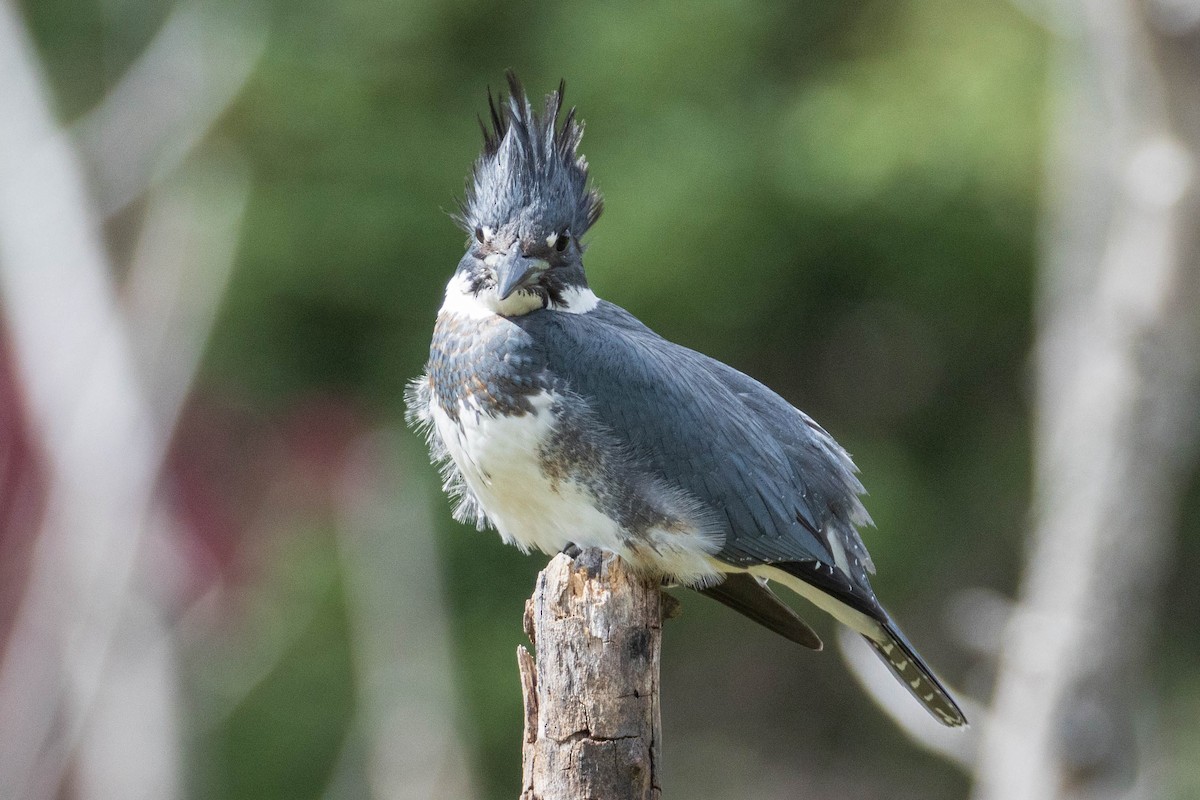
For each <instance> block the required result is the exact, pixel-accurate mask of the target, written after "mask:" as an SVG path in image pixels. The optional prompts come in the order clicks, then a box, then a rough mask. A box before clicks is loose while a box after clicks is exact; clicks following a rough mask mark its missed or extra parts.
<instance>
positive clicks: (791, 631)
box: [697, 572, 822, 650]
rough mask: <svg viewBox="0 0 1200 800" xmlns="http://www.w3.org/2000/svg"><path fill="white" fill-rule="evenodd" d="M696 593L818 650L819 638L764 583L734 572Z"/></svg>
mask: <svg viewBox="0 0 1200 800" xmlns="http://www.w3.org/2000/svg"><path fill="white" fill-rule="evenodd" d="M697 591H698V592H700V594H702V595H705V596H707V597H711V598H712V599H714V600H717V601H719V602H721V603H724V604H725V605H727V606H729V607H730V608H732V609H733V610H734V611H736V612H738V613H739V614H743V615H745V616H747V617H749V618H750V619H752V620H754V621H755V622H757V623H758V624H759V625H762V626H763V627H764V628H767V629H768V630H772V631H774V632H775V633H778V634H779V635H780V636H783V637H784V638H785V639H790V640H791V641H793V642H795V643H796V644H800V645H804V646H805V647H807V648H809V649H811V650H820V649H821V647H822V645H821V637H819V636H817V632H816V631H814V630H813V629H812V628H810V627H808V624H807V623H806V622H805V621H804V620H802V619H800V615H799V614H797V613H796V612H795V611H793V610H792V607H791V606H789V605H787V604H786V603H784V602H783V601H782V600H780V599H779V598H778V597H777V596H776V595H775V593H774V592H772V591H771V590H770V589H769V588H767V586H766V583H765V582H761V581H759V579H758V578H755V577H754V576H753V575H748V574H746V573H744V572H741V573H739V572H734V573H730V574H728V575H726V576H725V580H723V581H722V582H721V583H718V584H715V585H713V586H708V587H705V588H703V589H697Z"/></svg>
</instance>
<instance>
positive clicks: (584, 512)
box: [429, 393, 720, 584]
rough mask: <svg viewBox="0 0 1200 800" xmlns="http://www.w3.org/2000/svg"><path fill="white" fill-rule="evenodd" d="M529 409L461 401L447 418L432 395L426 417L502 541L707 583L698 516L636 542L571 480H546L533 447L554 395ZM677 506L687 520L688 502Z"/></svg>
mask: <svg viewBox="0 0 1200 800" xmlns="http://www.w3.org/2000/svg"><path fill="white" fill-rule="evenodd" d="M530 400H531V402H532V404H533V408H534V411H533V413H528V414H523V415H521V416H496V417H493V416H490V415H488V414H484V413H479V412H477V411H476V410H475V409H473V408H471V407H469V406H467V407H464V406H462V405H460V406H459V409H458V419H457V420H454V419H451V418H450V416H449V415H448V414H446V412H445V411H443V410H442V408H441V406H440V405H439V404H438V403H437V401H436V400H434V401H433V402H431V403H430V404H429V413H430V418H431V420H432V422H433V426H434V430H435V431H436V433H437V436H438V437H439V438H440V439H441V440H442V443H443V444H444V445H445V447H446V451H447V452H448V453H449V454H450V457H451V459H452V460H453V461H454V464H455V466H457V467H458V470H459V472H460V473H461V474H462V479H463V482H464V483H465V484H466V487H467V489H469V490H470V492H471V493H472V494H473V495H474V496H475V499H476V500H477V501H478V502H479V505H480V506H481V507H482V508H483V510H484V512H485V513H486V514H487V516H488V518H489V519H490V520H491V522H492V524H493V525H495V527H496V530H497V531H499V533H500V536H501V538H503V540H504V541H505V542H507V543H509V544H513V545H516V546H517V547H519V548H521V549H522V550H523V551H526V552H528V551H529V550H531V549H537V550H541V551H542V552H544V553H550V554H553V553H557V552H559V551H561V550H562V549H563V548H564V547H566V546H567V545H568V544H576V545H578V546H580V547H600V548H603V549H605V550H609V551H612V552H615V553H617V554H619V555H620V556H621V557H622V558H624V559H625V560H626V561H628V562H630V563H631V564H633V565H634V566H635V567H638V568H641V569H643V570H645V571H647V572H653V573H656V574H662V575H666V576H669V577H670V578H672V579H674V580H677V581H679V582H681V583H686V584H700V583H707V582H711V581H712V580H714V579H715V577H716V575H717V569H716V565H715V564H714V562H713V561H712V560H711V558H710V553H712V552H713V551H714V550H716V549H717V548H718V547H719V544H720V539H719V537H714V536H713V535H712V534H711V532H710V531H709V530H708V529H707V526H705V525H704V524H703V523H702V521H700V520H699V519H697V524H696V525H694V526H692V527H690V528H689V529H688V530H687V531H680V530H678V529H674V530H666V529H661V530H660V529H657V528H655V529H651V530H650V531H646V532H643V533H642V535H641V537H640V538H637V539H636V540H635V539H634V538H632V537H631V536H630V535H629V533H628V532H627V531H625V530H624V529H623V528H622V526H621V524H620V523H619V522H618V521H617V520H615V519H613V518H611V517H609V516H608V515H607V514H605V513H604V512H603V511H601V510H600V509H599V508H598V507H597V503H596V500H595V498H594V497H593V496H592V495H591V493H590V492H588V490H587V489H586V488H585V487H584V486H583V485H582V484H581V483H579V482H576V481H574V480H569V479H568V480H557V481H552V480H551V479H550V478H549V477H548V476H547V475H546V474H545V472H543V469H542V463H541V459H540V458H539V455H538V451H539V447H540V446H541V445H542V444H543V443H546V442H548V441H549V440H550V437H551V436H552V434H553V428H554V415H553V414H552V413H551V411H550V407H551V406H552V405H553V403H554V400H555V396H554V395H552V394H550V393H543V394H540V395H537V396H534V397H532V398H530ZM679 505H680V508H679V509H673V510H677V511H678V512H679V513H680V515H683V514H685V513H687V516H686V517H685V518H695V515H694V514H691V513H688V512H691V511H692V509H691V508H688V506H689V503H687V502H684V501H681V502H680V503H679Z"/></svg>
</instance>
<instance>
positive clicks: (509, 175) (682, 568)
mask: <svg viewBox="0 0 1200 800" xmlns="http://www.w3.org/2000/svg"><path fill="white" fill-rule="evenodd" d="M506 79H507V84H508V90H509V91H508V96H507V99H505V98H504V97H503V96H500V97H495V96H493V94H492V92H491V90H490V89H489V90H488V119H487V120H486V121H485V120H484V119H483V118H482V117H481V118H480V119H479V126H480V128H481V130H482V132H483V151H482V153H481V154H480V155H479V157H478V158H477V159H476V161H475V162H474V165H473V167H472V169H471V173H470V176H469V177H468V180H467V186H466V192H465V196H464V197H463V199H462V200H461V201H460V203H459V208H458V211H457V213H456V214H455V215H454V216H455V219H456V221H457V222H458V223H459V225H460V226H461V227H462V229H463V230H464V232H465V234H466V236H467V242H466V252H465V254H464V255H463V256H462V259H461V260H460V261H459V263H458V267H457V269H456V270H455V271H454V273H453V276H452V277H451V278H450V280H449V283H448V284H447V286H446V292H445V298H444V302H443V304H442V306H441V308H440V309H439V311H438V313H437V318H436V322H435V324H434V330H433V337H432V341H431V344H430V351H429V359H428V362H427V364H426V367H425V371H424V373H423V374H422V375H420V376H419V377H417V378H415V379H413V380H412V381H411V382H410V383H409V384H408V386H407V389H406V406H407V410H406V415H407V418H408V422H409V423H410V425H412V426H414V427H415V428H417V429H419V430H421V431H422V432H423V433H424V434H425V436H426V438H427V441H428V444H429V448H430V454H431V458H432V460H433V461H434V462H435V463H437V464H439V465H440V466H441V468H442V470H443V473H442V474H443V478H444V489H445V490H446V492H447V493H448V494H449V495H450V496H451V497H452V498H454V500H455V501H456V502H455V505H454V509H453V515H454V517H455V518H456V519H457V520H459V521H461V522H465V523H474V524H475V526H476V527H478V528H479V529H481V530H483V529H486V528H488V527H490V528H494V529H495V530H496V531H497V532H498V533H499V535H500V537H501V539H502V540H503V541H504V542H506V543H508V544H511V545H515V546H517V547H518V548H520V549H521V550H522V551H525V552H530V551H533V550H538V551H542V552H544V553H547V554H555V553H558V552H562V551H567V552H571V551H572V550H576V551H577V549H578V548H585V547H597V548H602V549H603V550H607V551H610V552H614V553H616V554H617V555H619V556H620V557H621V558H623V559H624V560H625V561H627V562H628V563H629V564H630V565H632V567H633V568H634V569H635V570H637V571H639V572H640V573H642V574H644V575H649V576H655V577H658V578H660V579H661V580H662V581H663V582H664V583H666V584H674V585H680V586H686V587H690V588H694V589H696V590H697V591H700V592H702V593H705V594H707V595H709V596H711V597H714V598H716V599H718V600H720V601H721V602H723V603H725V604H726V605H728V606H730V607H732V608H734V609H735V610H737V611H739V612H741V613H743V614H745V615H746V616H747V617H749V618H751V619H753V620H754V621H756V622H758V623H761V624H762V625H764V626H766V627H767V628H769V629H771V630H773V631H775V632H777V633H779V634H781V635H783V636H785V637H787V638H788V639H791V640H792V641H795V642H798V643H799V644H801V645H804V646H806V647H809V648H812V649H820V648H821V640H820V638H819V636H818V635H817V634H816V633H815V632H814V631H813V630H812V628H811V627H809V626H808V625H807V623H805V622H804V621H803V619H802V618H801V617H800V616H799V615H798V614H797V613H796V612H795V611H794V610H793V609H792V608H791V607H790V606H789V605H787V604H786V603H784V602H783V600H782V599H780V598H779V596H778V595H776V594H775V593H774V592H773V591H772V589H771V585H772V584H778V585H781V586H783V587H785V588H787V589H788V590H790V591H792V592H794V593H796V594H798V595H799V596H800V597H801V598H803V599H804V600H806V601H808V602H809V603H811V604H813V605H815V606H816V607H817V608H818V609H820V610H821V611H824V612H826V613H828V614H829V615H831V616H832V617H833V618H834V619H836V620H837V621H838V622H839V623H841V624H843V625H846V626H848V627H849V628H850V629H852V630H853V631H855V632H857V633H859V634H861V635H862V637H863V638H864V639H865V640H866V641H867V642H868V643H869V644H870V646H871V647H872V648H873V649H874V650H875V652H876V653H877V654H878V655H879V656H880V658H881V659H882V660H883V662H884V663H885V664H886V665H887V666H888V668H890V670H891V672H892V673H893V674H894V675H895V677H896V678H897V679H898V680H899V681H900V682H902V683H903V685H904V687H905V688H906V689H907V690H908V691H909V693H910V694H911V695H912V696H913V697H914V698H916V700H917V701H918V702H919V703H920V704H921V705H922V706H923V707H924V708H925V709H926V710H927V711H929V713H930V714H932V715H933V717H934V718H935V719H936V720H937V721H938V722H941V723H943V724H944V725H946V726H949V727H961V726H965V725H966V724H967V719H966V717H965V716H964V715H963V712H962V710H961V709H960V708H959V706H958V704H957V703H956V702H955V700H954V697H953V696H952V694H951V692H950V691H949V690H948V689H947V688H946V686H945V685H944V684H943V683H942V681H941V680H940V679H939V678H938V677H937V676H936V675H935V674H934V673H933V671H932V670H931V669H930V668H929V666H928V665H927V664H926V663H925V661H924V660H923V659H922V658H921V657H920V655H918V653H917V651H916V649H915V648H914V647H913V645H912V644H911V643H910V642H909V640H908V639H907V638H906V637H905V635H904V634H903V633H902V632H901V631H900V628H899V627H898V626H897V625H896V623H895V622H894V621H893V619H892V617H891V616H890V615H889V614H888V612H887V611H886V610H885V609H884V607H883V605H882V604H881V603H880V601H879V600H878V599H877V598H876V595H875V592H874V590H873V589H872V588H871V584H870V582H869V577H868V576H869V573H873V572H874V570H875V568H874V565H873V564H872V562H871V558H870V555H869V554H868V553H867V549H866V547H865V545H864V544H863V540H862V538H861V536H860V534H859V528H860V527H863V526H865V525H869V524H873V523H872V522H871V518H870V516H869V515H868V513H867V511H866V509H865V508H864V506H863V503H862V501H861V497H860V495H862V494H864V493H865V490H864V487H863V485H862V483H861V482H860V481H859V479H858V477H857V472H858V470H857V468H856V467H855V465H854V463H853V461H852V460H851V458H850V456H849V454H848V453H847V452H846V451H845V450H844V449H843V448H842V447H841V446H840V445H839V444H838V443H837V442H836V441H835V440H834V439H833V437H832V436H830V434H829V433H827V432H826V431H825V429H824V428H822V427H821V426H820V425H818V424H817V423H816V422H815V421H814V420H813V419H812V418H811V417H809V416H808V415H807V414H805V413H804V412H803V411H801V410H799V409H798V408H796V407H794V406H793V405H792V404H791V403H789V402H788V401H787V400H785V399H784V398H783V397H781V396H780V395H778V394H776V393H775V392H774V391H772V390H771V389H769V388H768V387H766V386H765V385H763V384H762V383H760V382H758V381H757V380H755V379H753V378H751V377H749V376H748V375H745V374H743V373H742V372H739V371H738V370H736V369H734V368H733V367H730V366H727V365H726V364H724V363H722V362H720V361H717V360H715V359H712V358H709V357H708V356H705V355H702V354H701V353H699V352H696V351H695V350H691V349H689V348H687V347H684V346H682V345H679V344H676V343H674V342H671V341H668V340H667V339H665V338H663V337H661V336H659V335H658V334H656V333H654V332H653V331H652V330H651V329H650V328H648V327H647V326H646V325H644V324H642V323H641V322H640V321H639V320H638V319H637V318H636V317H634V316H633V315H632V314H631V313H629V312H628V311H626V310H625V309H623V308H621V307H620V306H617V305H615V304H613V303H610V302H607V301H605V300H601V299H600V298H599V297H598V296H597V295H596V294H595V292H593V291H592V289H591V288H590V286H589V284H588V280H587V276H586V274H585V272H584V265H583V255H584V252H585V249H586V247H585V244H584V241H583V237H584V236H585V234H587V233H588V231H589V230H590V229H591V228H592V226H593V225H594V224H595V223H596V222H597V220H598V219H599V218H600V215H601V211H602V210H603V201H602V199H601V196H600V193H599V191H598V190H597V189H596V188H595V187H594V185H593V183H592V181H591V178H590V177H589V167H588V163H587V159H586V158H585V157H584V156H583V155H582V154H580V153H579V144H580V141H581V139H582V136H583V122H582V120H580V119H579V118H578V117H577V116H576V112H575V109H574V108H573V107H572V108H571V109H569V110H567V111H566V112H564V111H563V94H564V88H565V86H564V84H563V83H560V84H559V86H558V88H557V90H555V91H553V92H551V93H549V94H548V95H547V96H546V98H545V104H544V106H543V107H542V108H541V109H540V110H537V109H535V108H534V107H533V104H532V103H531V102H530V100H529V98H528V96H527V95H526V92H525V90H524V87H523V86H522V84H521V82H520V80H518V78H517V77H516V76H515V74H513V72H512V71H511V70H510V71H509V72H508V73H506Z"/></svg>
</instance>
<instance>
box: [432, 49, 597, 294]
mask: <svg viewBox="0 0 1200 800" xmlns="http://www.w3.org/2000/svg"><path fill="white" fill-rule="evenodd" d="M507 77H508V86H509V97H508V99H507V100H504V99H501V100H500V101H499V102H497V101H496V100H495V99H494V98H493V97H492V94H491V92H488V107H489V110H490V112H491V119H490V124H489V123H486V122H484V121H483V120H482V119H481V120H480V127H481V128H482V129H483V153H482V154H481V155H480V156H479V159H478V160H477V161H476V162H475V166H474V169H473V170H472V171H471V176H470V178H468V180H467V193H466V197H465V199H464V200H463V202H462V204H461V207H460V211H459V214H458V215H457V220H458V222H459V223H460V224H461V225H462V227H463V229H464V230H466V232H467V235H468V239H467V252H466V254H465V255H464V256H463V258H462V261H460V262H459V265H458V270H457V271H456V272H455V276H454V279H453V280H452V281H451V285H450V287H449V288H448V290H447V301H448V302H451V301H457V302H469V303H471V304H472V305H473V306H474V307H476V308H482V309H486V310H488V311H491V312H494V313H500V314H504V315H506V316H516V315H519V314H525V313H528V312H530V311H533V310H536V309H539V308H547V307H549V308H557V309H561V310H567V311H581V310H582V311H586V310H588V308H590V307H592V306H594V305H595V303H596V300H595V295H593V294H592V293H591V292H590V290H588V285H587V278H586V277H585V275H584V272H583V246H582V244H581V242H580V237H582V236H583V234H584V233H585V232H586V231H587V230H588V228H590V227H591V226H592V223H594V222H595V221H596V220H597V219H598V218H599V216H600V211H601V208H602V202H601V200H600V194H599V193H598V192H597V191H595V189H593V188H591V187H590V186H589V184H588V166H587V160H586V159H585V158H584V157H583V156H581V155H578V154H577V153H576V148H577V147H578V146H579V140H580V137H582V136H583V123H582V122H580V121H579V120H577V119H576V118H575V109H573V108H572V109H571V110H569V111H568V112H567V113H566V116H565V118H564V119H563V120H562V121H561V123H560V121H559V114H560V112H561V111H562V97H563V85H562V84H561V83H560V84H559V87H558V90H557V91H554V92H551V93H550V94H549V95H547V97H546V106H545V109H544V110H543V111H542V112H541V113H538V112H537V111H534V109H533V106H532V105H531V104H530V102H529V100H528V98H527V97H526V96H525V90H524V89H523V88H522V87H521V83H520V81H518V80H517V78H516V76H514V75H513V73H512V72H509V73H508V75H507ZM452 295H457V297H452Z"/></svg>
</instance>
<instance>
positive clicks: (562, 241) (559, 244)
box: [554, 231, 571, 253]
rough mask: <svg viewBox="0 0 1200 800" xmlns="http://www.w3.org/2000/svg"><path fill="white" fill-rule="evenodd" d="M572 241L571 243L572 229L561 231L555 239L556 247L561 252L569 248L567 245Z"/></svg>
mask: <svg viewBox="0 0 1200 800" xmlns="http://www.w3.org/2000/svg"><path fill="white" fill-rule="evenodd" d="M570 243H571V233H570V231H563V232H562V233H560V234H559V235H558V238H557V239H555V240H554V249H555V250H557V251H558V252H560V253H561V252H562V251H564V250H566V249H567V245H569V244H570Z"/></svg>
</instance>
